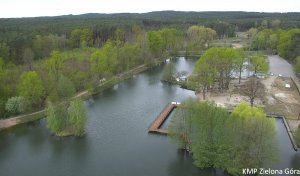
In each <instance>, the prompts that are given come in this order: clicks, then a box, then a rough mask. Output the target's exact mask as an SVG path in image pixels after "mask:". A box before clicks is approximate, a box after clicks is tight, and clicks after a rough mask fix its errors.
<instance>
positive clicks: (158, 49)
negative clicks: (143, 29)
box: [147, 31, 163, 57]
mask: <svg viewBox="0 0 300 176" xmlns="http://www.w3.org/2000/svg"><path fill="white" fill-rule="evenodd" d="M147 44H148V47H149V48H150V51H151V52H152V53H153V55H154V56H155V57H158V56H159V55H160V54H161V53H162V52H163V48H162V47H163V39H162V37H161V35H160V34H159V32H155V31H150V32H147Z"/></svg>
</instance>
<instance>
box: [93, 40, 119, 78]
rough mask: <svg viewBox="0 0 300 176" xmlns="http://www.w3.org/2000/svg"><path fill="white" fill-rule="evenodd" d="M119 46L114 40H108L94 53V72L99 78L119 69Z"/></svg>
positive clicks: (108, 75)
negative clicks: (116, 45) (114, 43)
mask: <svg viewBox="0 0 300 176" xmlns="http://www.w3.org/2000/svg"><path fill="white" fill-rule="evenodd" d="M117 54H118V51H117V48H116V47H115V46H114V45H113V43H112V42H107V43H106V44H105V45H104V46H103V47H102V48H101V49H100V50H98V51H95V52H94V53H93V54H92V59H91V61H92V65H91V70H92V73H94V74H97V75H98V78H99V79H101V78H105V77H110V76H111V75H112V74H114V73H116V70H117Z"/></svg>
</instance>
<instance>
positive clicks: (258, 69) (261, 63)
mask: <svg viewBox="0 0 300 176" xmlns="http://www.w3.org/2000/svg"><path fill="white" fill-rule="evenodd" d="M250 62H251V69H252V70H253V71H254V73H266V72H267V71H268V70H269V64H268V63H267V61H266V59H265V57H264V56H263V55H261V54H256V55H254V56H252V57H250Z"/></svg>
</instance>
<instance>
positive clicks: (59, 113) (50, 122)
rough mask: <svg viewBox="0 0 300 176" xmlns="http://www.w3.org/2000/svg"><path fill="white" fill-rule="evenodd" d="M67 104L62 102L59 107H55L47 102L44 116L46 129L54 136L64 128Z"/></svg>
mask: <svg viewBox="0 0 300 176" xmlns="http://www.w3.org/2000/svg"><path fill="white" fill-rule="evenodd" d="M66 108H67V103H66V102H62V103H61V104H59V105H55V104H53V103H52V102H50V101H48V103H47V109H46V115H47V127H48V128H49V129H50V131H51V132H52V133H54V134H56V135H57V134H59V133H60V132H61V131H62V130H63V129H64V128H65V127H66V123H67V122H66V120H67V117H68V113H67V111H66Z"/></svg>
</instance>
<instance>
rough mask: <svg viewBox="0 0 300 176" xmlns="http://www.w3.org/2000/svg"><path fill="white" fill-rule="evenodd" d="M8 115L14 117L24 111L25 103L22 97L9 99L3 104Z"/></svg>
mask: <svg viewBox="0 0 300 176" xmlns="http://www.w3.org/2000/svg"><path fill="white" fill-rule="evenodd" d="M5 110H6V111H7V112H8V113H9V115H16V114H19V113H22V112H25V111H26V101H25V99H24V98H23V97H11V98H10V99H8V100H7V102H6V104H5Z"/></svg>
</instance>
